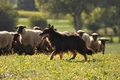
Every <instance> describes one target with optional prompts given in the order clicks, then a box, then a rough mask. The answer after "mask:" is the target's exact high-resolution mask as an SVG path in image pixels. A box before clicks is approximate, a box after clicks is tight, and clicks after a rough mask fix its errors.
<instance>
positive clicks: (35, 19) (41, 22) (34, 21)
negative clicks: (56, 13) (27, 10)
mask: <svg viewBox="0 0 120 80" xmlns="http://www.w3.org/2000/svg"><path fill="white" fill-rule="evenodd" d="M28 20H29V26H31V27H34V26H39V27H42V29H43V28H45V27H46V25H47V20H46V19H43V18H42V17H40V16H30V17H29V19H28Z"/></svg>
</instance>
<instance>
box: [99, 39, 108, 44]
mask: <svg viewBox="0 0 120 80" xmlns="http://www.w3.org/2000/svg"><path fill="white" fill-rule="evenodd" d="M99 40H100V41H101V44H102V45H104V46H105V42H106V41H109V39H106V38H104V37H103V38H100V39H99Z"/></svg>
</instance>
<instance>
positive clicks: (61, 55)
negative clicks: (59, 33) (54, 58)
mask: <svg viewBox="0 0 120 80" xmlns="http://www.w3.org/2000/svg"><path fill="white" fill-rule="evenodd" d="M59 56H60V59H61V60H62V57H63V52H61V53H60V55H59Z"/></svg>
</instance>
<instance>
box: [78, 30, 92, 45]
mask: <svg viewBox="0 0 120 80" xmlns="http://www.w3.org/2000/svg"><path fill="white" fill-rule="evenodd" d="M77 34H78V35H79V36H80V37H81V38H82V39H83V40H85V42H86V45H87V46H88V47H90V36H89V34H87V33H86V32H85V31H83V30H78V31H77Z"/></svg>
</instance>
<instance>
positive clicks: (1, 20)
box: [0, 2, 18, 31]
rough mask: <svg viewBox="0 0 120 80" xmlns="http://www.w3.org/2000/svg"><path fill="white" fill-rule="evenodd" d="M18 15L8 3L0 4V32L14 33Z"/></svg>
mask: <svg viewBox="0 0 120 80" xmlns="http://www.w3.org/2000/svg"><path fill="white" fill-rule="evenodd" d="M17 21H18V13H17V12H16V11H15V10H14V9H13V8H12V5H11V4H10V3H9V2H0V30H7V31H14V28H13V27H14V26H15V25H16V23H17Z"/></svg>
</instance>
